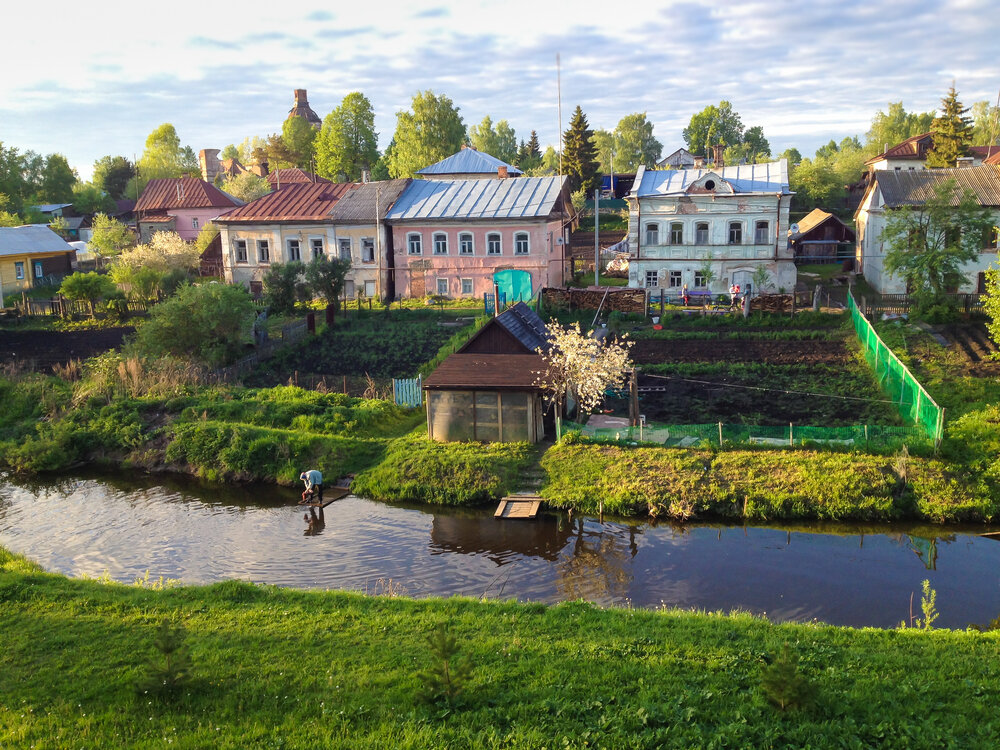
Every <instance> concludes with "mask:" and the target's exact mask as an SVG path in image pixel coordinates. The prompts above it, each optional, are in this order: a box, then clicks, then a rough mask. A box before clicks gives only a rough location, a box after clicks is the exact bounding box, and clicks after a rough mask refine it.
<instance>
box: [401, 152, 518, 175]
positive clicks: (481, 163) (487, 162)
mask: <svg viewBox="0 0 1000 750" xmlns="http://www.w3.org/2000/svg"><path fill="white" fill-rule="evenodd" d="M497 167H507V174H510V175H518V174H521V170H520V169H518V168H517V167H514V166H511V165H510V164H508V163H507V162H505V161H500V160H499V159H497V158H496V157H495V156H490V155H489V154H487V153H486V152H485V151H477V150H476V149H474V148H463V149H462V150H461V151H459V152H458V153H457V154H452V155H451V156H449V157H447V158H446V159H442V160H441V161H439V162H437V163H436V164H431V165H430V166H429V167H424V168H423V169H419V170H417V174H494V175H495V174H496V173H497Z"/></svg>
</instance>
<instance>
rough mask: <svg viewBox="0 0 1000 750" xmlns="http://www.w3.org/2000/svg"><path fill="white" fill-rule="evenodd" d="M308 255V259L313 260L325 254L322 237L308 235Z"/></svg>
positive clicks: (324, 244)
mask: <svg viewBox="0 0 1000 750" xmlns="http://www.w3.org/2000/svg"><path fill="white" fill-rule="evenodd" d="M309 255H310V256H311V257H310V258H309V259H310V260H315V259H316V258H319V257H321V256H323V255H326V243H324V242H323V238H322V237H310V238H309Z"/></svg>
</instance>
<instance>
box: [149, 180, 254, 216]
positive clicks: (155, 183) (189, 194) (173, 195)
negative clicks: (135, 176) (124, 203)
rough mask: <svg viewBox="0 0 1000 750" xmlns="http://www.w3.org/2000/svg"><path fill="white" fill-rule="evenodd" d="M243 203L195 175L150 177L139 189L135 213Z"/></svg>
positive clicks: (222, 206) (230, 206)
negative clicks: (151, 178)
mask: <svg viewBox="0 0 1000 750" xmlns="http://www.w3.org/2000/svg"><path fill="white" fill-rule="evenodd" d="M242 205H243V202H242V201H240V200H239V199H237V198H234V197H233V196H231V195H229V194H228V193H224V192H222V191H221V190H219V188H217V187H216V186H215V185H213V184H212V183H210V182H205V181H204V180H199V179H196V178H194V177H177V178H162V179H156V180H150V181H149V183H148V184H147V185H146V189H145V190H143V191H142V195H141V196H140V197H139V202H138V203H136V204H135V210H136V212H141V211H165V210H167V209H175V208H232V207H233V206H242Z"/></svg>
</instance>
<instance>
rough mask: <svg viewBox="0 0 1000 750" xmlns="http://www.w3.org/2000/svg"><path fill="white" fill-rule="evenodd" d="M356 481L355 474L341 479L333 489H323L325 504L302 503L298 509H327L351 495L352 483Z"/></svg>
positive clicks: (298, 505)
mask: <svg viewBox="0 0 1000 750" xmlns="http://www.w3.org/2000/svg"><path fill="white" fill-rule="evenodd" d="M353 480H354V475H353V474H348V475H347V476H346V477H341V478H340V479H338V480H337V482H336V484H334V485H333V486H332V487H326V488H324V489H323V502H322V503H318V502H309V503H303V502H300V503H298V504H297V505H296V507H300V508H325V507H326V506H327V505H329V504H330V503H335V502H337V501H338V500H342V499H343V498H345V497H347V496H348V495H350V494H351V482H352V481H353Z"/></svg>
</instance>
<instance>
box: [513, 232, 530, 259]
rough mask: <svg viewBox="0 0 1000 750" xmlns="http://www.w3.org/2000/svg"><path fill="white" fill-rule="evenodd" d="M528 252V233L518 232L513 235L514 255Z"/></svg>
mask: <svg viewBox="0 0 1000 750" xmlns="http://www.w3.org/2000/svg"><path fill="white" fill-rule="evenodd" d="M527 254H528V233H527V232H518V233H517V234H515V235H514V255H527Z"/></svg>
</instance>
